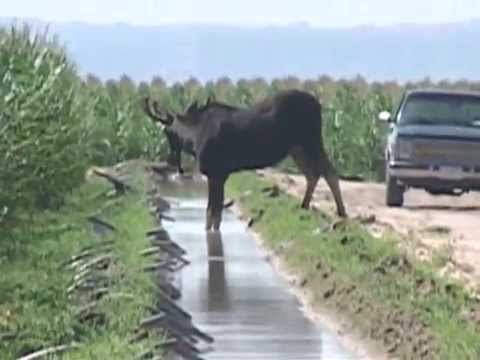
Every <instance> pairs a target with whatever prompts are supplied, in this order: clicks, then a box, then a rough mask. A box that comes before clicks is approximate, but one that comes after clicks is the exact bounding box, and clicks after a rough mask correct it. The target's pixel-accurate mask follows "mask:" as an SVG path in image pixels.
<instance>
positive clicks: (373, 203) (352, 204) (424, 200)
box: [262, 170, 480, 290]
mask: <svg viewBox="0 0 480 360" xmlns="http://www.w3.org/2000/svg"><path fill="white" fill-rule="evenodd" d="M262 174H264V176H265V177H266V178H268V179H269V180H272V181H274V182H275V183H276V184H277V185H278V186H279V187H280V188H281V189H282V190H284V191H287V192H288V193H289V194H291V195H293V196H296V197H299V198H300V197H301V196H303V193H304V191H305V180H304V178H303V176H298V175H287V174H282V173H279V172H275V171H270V170H268V171H264V172H262ZM341 188H342V194H343V197H344V200H345V203H346V205H347V207H348V210H349V213H350V215H351V216H358V217H362V218H368V219H370V220H369V222H368V224H365V226H366V228H367V229H369V231H370V232H371V233H372V234H374V235H376V236H381V235H382V234H384V233H388V232H391V231H394V232H395V233H396V234H398V239H399V240H400V243H399V244H400V246H402V247H403V248H404V249H406V250H408V251H410V252H411V253H412V254H413V255H415V256H416V257H417V258H418V259H420V260H428V261H431V260H433V261H435V262H436V265H437V266H438V267H439V272H440V273H441V274H445V275H448V276H449V277H452V278H455V279H460V280H461V281H462V282H464V283H465V284H466V285H467V286H468V287H469V288H471V289H472V290H478V288H479V285H480V261H479V260H480V242H479V241H478V239H479V238H480V227H478V226H477V225H476V223H477V219H478V217H479V216H480V194H479V193H474V192H472V193H469V194H465V195H463V196H461V197H452V196H432V195H429V194H428V193H427V192H425V191H423V190H416V189H412V190H409V191H407V193H406V194H405V205H404V206H403V207H402V208H389V207H387V206H386V205H385V185H384V184H374V183H368V182H349V181H342V182H341ZM312 203H313V204H314V205H315V206H317V207H318V208H319V209H322V211H325V212H327V213H330V214H333V213H334V208H333V206H332V201H331V194H330V191H329V190H328V188H327V186H326V184H325V183H324V181H320V182H319V184H318V186H317V189H316V191H315V193H314V196H313V202H312Z"/></svg>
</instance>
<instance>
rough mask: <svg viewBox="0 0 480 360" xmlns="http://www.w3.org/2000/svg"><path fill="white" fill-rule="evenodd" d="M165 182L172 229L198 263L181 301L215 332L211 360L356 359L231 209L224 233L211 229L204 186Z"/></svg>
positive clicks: (186, 274) (186, 272)
mask: <svg viewBox="0 0 480 360" xmlns="http://www.w3.org/2000/svg"><path fill="white" fill-rule="evenodd" d="M159 186H160V188H161V190H160V193H161V194H162V195H164V196H165V197H166V198H168V199H169V200H171V201H172V211H171V212H170V215H172V216H173V217H174V218H175V220H176V222H175V223H168V224H166V225H165V227H167V228H168V231H169V233H170V235H171V237H172V239H174V241H176V242H177V243H178V244H179V245H180V246H182V247H184V248H185V249H186V250H187V252H188V255H187V257H188V259H189V260H191V262H192V263H191V265H189V266H187V267H186V268H184V269H183V270H182V272H181V273H180V274H179V276H178V279H177V286H178V287H179V288H180V289H181V291H182V299H181V300H180V301H179V302H180V305H181V306H182V307H183V308H184V309H185V310H187V311H188V312H190V313H191V314H192V316H193V321H194V323H195V325H197V326H198V327H199V328H200V329H202V330H204V331H206V332H207V333H209V334H210V335H212V336H213V337H214V338H215V343H214V351H212V352H210V353H208V354H206V355H204V357H205V358H206V359H222V360H227V359H228V360H237V359H238V360H240V359H255V360H261V359H276V360H301V359H322V360H337V359H342V360H343V359H354V358H353V357H352V355H350V354H349V353H348V352H347V351H346V350H345V349H344V348H342V346H341V345H340V344H339V342H338V341H337V339H336V337H335V334H333V333H331V332H329V331H327V330H325V329H323V328H322V327H321V325H318V324H314V323H313V322H312V321H310V320H309V319H307V318H306V317H305V316H304V315H303V313H302V311H301V310H300V304H299V302H298V301H297V299H296V298H295V296H294V295H292V294H291V293H290V292H289V291H288V289H287V287H288V284H287V283H286V281H285V280H284V279H282V278H281V277H280V276H279V275H278V274H277V273H276V272H275V270H274V269H273V267H272V265H271V264H270V263H268V262H267V261H266V260H265V254H264V253H263V252H262V250H261V249H260V248H259V247H258V246H257V243H256V241H255V239H254V237H253V236H252V235H251V234H250V233H249V232H247V231H246V226H245V224H244V223H242V222H241V221H240V220H238V219H237V218H236V216H234V214H233V213H232V212H231V211H226V212H224V219H223V222H222V229H221V233H218V232H217V233H207V232H206V231H205V230H204V221H205V218H204V217H205V206H206V189H205V186H204V184H202V183H195V182H193V181H185V180H183V181H181V182H165V183H160V184H159Z"/></svg>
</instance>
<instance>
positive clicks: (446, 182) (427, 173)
mask: <svg viewBox="0 0 480 360" xmlns="http://www.w3.org/2000/svg"><path fill="white" fill-rule="evenodd" d="M388 172H389V175H390V176H391V177H393V178H396V179H397V181H399V182H400V183H401V184H403V185H406V186H410V187H421V188H433V189H435V188H442V189H464V190H470V189H471V190H480V169H478V168H476V169H472V168H466V167H462V166H459V167H454V166H430V165H426V166H425V165H414V164H410V163H399V162H395V163H389V164H388Z"/></svg>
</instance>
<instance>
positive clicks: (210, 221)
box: [205, 178, 214, 231]
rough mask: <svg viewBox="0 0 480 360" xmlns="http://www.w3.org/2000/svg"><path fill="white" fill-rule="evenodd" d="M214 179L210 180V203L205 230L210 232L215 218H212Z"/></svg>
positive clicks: (208, 203) (208, 204)
mask: <svg viewBox="0 0 480 360" xmlns="http://www.w3.org/2000/svg"><path fill="white" fill-rule="evenodd" d="M213 188H214V186H213V179H211V178H208V202H207V213H206V225H205V230H207V231H210V230H211V228H212V225H213V217H212V204H213V201H212V198H213V193H214V190H213Z"/></svg>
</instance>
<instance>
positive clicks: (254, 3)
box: [0, 0, 480, 27]
mask: <svg viewBox="0 0 480 360" xmlns="http://www.w3.org/2000/svg"><path fill="white" fill-rule="evenodd" d="M80 4H81V5H80ZM0 16H15V17H37V18H41V19H45V20H62V21H63V20H68V21H70V20H81V21H89V22H95V23H109V22H127V23H134V24H161V23H174V22H182V23H185V22H202V23H224V24H232V23H234V24H279V23H280V24H284V23H291V22H300V21H302V22H308V23H310V24H311V25H314V26H328V27H344V26H353V25H359V24H374V25H385V24H394V23H402V22H415V23H438V22H452V21H458V20H465V19H472V18H480V0H396V1H392V0H76V1H71V0H70V1H69V0H13V1H11V0H0Z"/></svg>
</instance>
